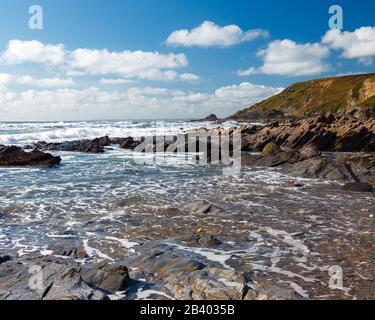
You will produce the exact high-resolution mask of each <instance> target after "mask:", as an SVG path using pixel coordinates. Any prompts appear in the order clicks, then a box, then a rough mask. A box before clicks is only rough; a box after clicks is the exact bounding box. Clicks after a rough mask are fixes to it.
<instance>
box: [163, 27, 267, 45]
mask: <svg viewBox="0 0 375 320" xmlns="http://www.w3.org/2000/svg"><path fill="white" fill-rule="evenodd" d="M267 36H268V32H267V31H265V30H262V29H254V30H248V31H243V30H242V29H241V28H240V27H239V26H237V25H234V24H232V25H227V26H224V27H220V26H218V25H217V24H215V23H214V22H211V21H205V22H203V23H202V24H201V25H200V26H198V27H196V28H194V29H192V30H187V29H183V30H177V31H174V32H172V33H171V34H170V35H169V37H168V39H167V44H169V45H173V46H183V47H193V46H199V47H230V46H233V45H236V44H239V43H241V42H246V41H252V40H254V39H256V38H259V37H267Z"/></svg>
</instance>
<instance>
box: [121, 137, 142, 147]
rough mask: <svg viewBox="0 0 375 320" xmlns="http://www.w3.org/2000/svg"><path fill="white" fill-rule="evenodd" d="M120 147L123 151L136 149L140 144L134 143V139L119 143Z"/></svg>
mask: <svg viewBox="0 0 375 320" xmlns="http://www.w3.org/2000/svg"><path fill="white" fill-rule="evenodd" d="M119 142H120V143H119V146H120V148H121V149H134V148H135V147H136V146H137V145H138V143H139V142H136V141H134V139H133V138H132V137H129V138H125V139H122V140H121V141H119Z"/></svg>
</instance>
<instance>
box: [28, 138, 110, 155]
mask: <svg viewBox="0 0 375 320" xmlns="http://www.w3.org/2000/svg"><path fill="white" fill-rule="evenodd" d="M110 143H111V141H110V139H109V137H108V136H105V137H101V138H96V139H94V140H87V139H85V140H76V141H64V142H58V143H47V142H45V141H39V142H37V143H35V144H34V146H33V148H34V149H37V150H52V151H68V152H87V153H103V152H104V147H105V146H108V145H110Z"/></svg>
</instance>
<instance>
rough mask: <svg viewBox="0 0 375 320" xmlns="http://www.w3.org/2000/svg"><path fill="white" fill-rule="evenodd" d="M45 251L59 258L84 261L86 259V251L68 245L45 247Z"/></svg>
mask: <svg viewBox="0 0 375 320" xmlns="http://www.w3.org/2000/svg"><path fill="white" fill-rule="evenodd" d="M47 250H50V251H52V252H53V254H54V255H56V256H61V257H70V258H73V259H84V258H86V257H87V254H86V251H85V250H84V248H77V247H74V246H70V245H66V246H65V245H59V244H57V245H53V244H52V245H49V246H48V247H47Z"/></svg>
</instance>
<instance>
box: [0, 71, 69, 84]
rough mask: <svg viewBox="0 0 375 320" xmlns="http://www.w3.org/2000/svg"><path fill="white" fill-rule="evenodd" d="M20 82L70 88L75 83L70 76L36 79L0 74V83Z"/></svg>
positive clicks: (26, 76) (27, 76)
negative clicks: (65, 77)
mask: <svg viewBox="0 0 375 320" xmlns="http://www.w3.org/2000/svg"><path fill="white" fill-rule="evenodd" d="M9 84H20V85H27V86H32V87H39V88H70V87H74V86H75V85H76V83H75V81H74V80H73V79H72V78H67V79H60V78H42V79H37V78H34V77H32V76H29V75H11V74H6V73H2V74H0V85H9Z"/></svg>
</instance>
